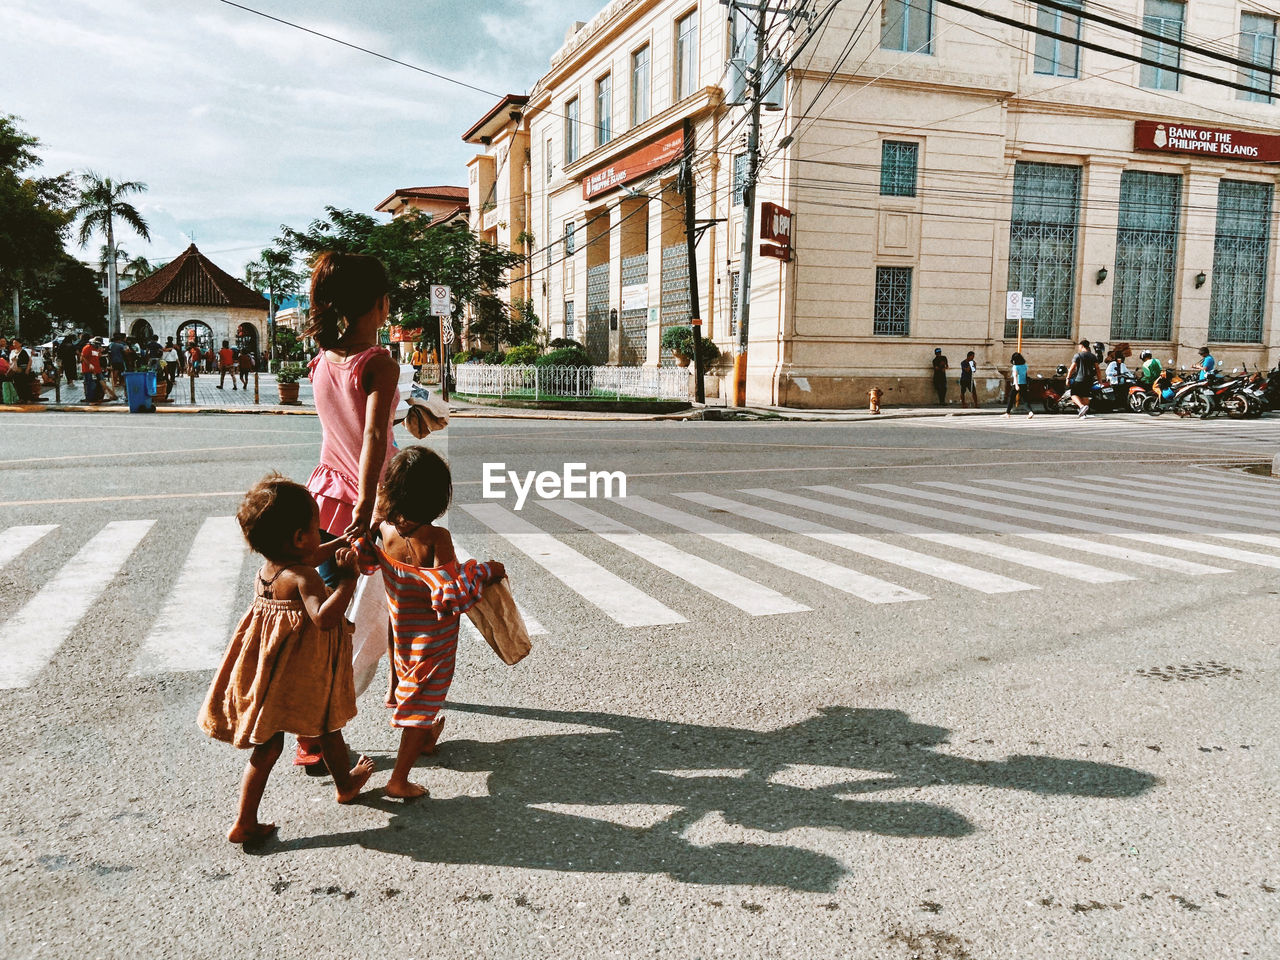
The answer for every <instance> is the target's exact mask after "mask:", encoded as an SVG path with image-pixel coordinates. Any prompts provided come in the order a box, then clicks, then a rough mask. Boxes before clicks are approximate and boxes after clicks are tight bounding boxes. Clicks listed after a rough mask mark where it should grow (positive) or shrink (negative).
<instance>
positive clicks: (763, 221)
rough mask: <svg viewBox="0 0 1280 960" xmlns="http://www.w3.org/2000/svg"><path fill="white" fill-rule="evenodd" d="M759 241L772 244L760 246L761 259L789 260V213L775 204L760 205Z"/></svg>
mask: <svg viewBox="0 0 1280 960" xmlns="http://www.w3.org/2000/svg"><path fill="white" fill-rule="evenodd" d="M760 239H761V240H770V241H772V243H762V244H760V255H761V256H762V257H776V258H777V259H779V260H790V259H791V211H790V210H788V209H787V208H786V207H780V206H778V205H777V204H776V203H769V202H767V201H766V202H765V203H762V204H760Z"/></svg>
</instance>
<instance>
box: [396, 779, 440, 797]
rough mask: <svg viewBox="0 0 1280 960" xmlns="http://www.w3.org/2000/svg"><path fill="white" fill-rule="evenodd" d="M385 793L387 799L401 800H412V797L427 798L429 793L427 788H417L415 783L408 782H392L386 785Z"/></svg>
mask: <svg viewBox="0 0 1280 960" xmlns="http://www.w3.org/2000/svg"><path fill="white" fill-rule="evenodd" d="M386 793H387V796H388V797H399V798H400V799H402V800H412V799H413V798H414V797H429V796H431V794H430V793H428V792H427V788H426V787H423V786H419V785H418V784H416V783H410V782H409V781H408V780H406V781H404V783H396V782H395V781H394V780H393V781H390V782H388V783H387V789H386Z"/></svg>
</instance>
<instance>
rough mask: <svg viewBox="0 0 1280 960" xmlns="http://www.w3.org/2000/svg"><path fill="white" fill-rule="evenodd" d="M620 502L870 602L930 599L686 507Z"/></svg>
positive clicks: (631, 500) (630, 500)
mask: <svg viewBox="0 0 1280 960" xmlns="http://www.w3.org/2000/svg"><path fill="white" fill-rule="evenodd" d="M618 504H619V505H621V506H624V507H626V508H628V509H629V510H634V511H636V512H637V513H640V514H643V515H644V516H647V517H650V518H651V519H654V520H661V521H664V522H665V523H670V524H671V525H673V526H675V527H679V528H681V529H682V530H686V531H688V532H689V533H696V534H698V535H699V536H702V537H706V538H707V539H708V540H713V541H715V542H716V543H719V544H723V545H724V546H726V547H729V548H730V549H732V550H740V551H741V552H743V553H745V554H747V555H748V556H752V557H755V558H756V559H758V560H763V561H764V562H765V563H771V564H773V565H774V566H776V567H782V568H783V569H784V570H789V571H791V572H792V573H795V574H799V575H800V576H802V577H808V578H810V579H811V580H817V581H818V582H819V583H825V584H826V585H827V586H829V587H832V588H834V589H836V590H840V591H842V592H843V593H848V594H852V595H853V596H855V597H861V598H862V599H863V600H866V601H868V602H870V603H901V602H903V601H907V600H928V599H929V598H928V597H926V596H925V595H924V594H922V593H916V592H915V591H914V590H908V589H906V588H905V587H900V586H898V585H897V584H894V583H889V582H888V581H885V580H881V579H879V578H878V577H871V576H868V575H867V574H865V573H859V572H858V571H857V570H851V569H850V568H849V567H843V566H841V565H840V564H838V563H831V562H830V561H828V560H823V559H822V558H820V557H815V556H812V555H810V554H807V553H801V552H800V551H799V550H792V549H791V548H790V547H784V546H782V545H781V544H778V543H773V542H771V541H769V540H765V539H764V538H762V537H757V536H755V535H753V534H749V533H739V532H737V531H736V530H734V529H733V528H732V527H726V526H725V525H724V524H721V523H716V522H715V521H713V520H706V519H704V518H702V517H697V516H694V515H693V514H691V513H685V512H684V511H683V510H675V509H673V508H671V507H667V506H663V505H662V504H658V503H653V502H652V501H650V500H646V499H644V498H643V497H627V498H626V499H625V500H619V501H618Z"/></svg>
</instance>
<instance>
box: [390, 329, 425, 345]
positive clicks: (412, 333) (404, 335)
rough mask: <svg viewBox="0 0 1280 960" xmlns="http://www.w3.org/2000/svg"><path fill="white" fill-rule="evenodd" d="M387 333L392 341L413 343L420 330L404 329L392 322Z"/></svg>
mask: <svg viewBox="0 0 1280 960" xmlns="http://www.w3.org/2000/svg"><path fill="white" fill-rule="evenodd" d="M389 333H390V337H389V339H390V341H391V342H392V343H413V341H414V340H416V339H417V337H418V334H419V333H420V331H418V330H406V329H405V328H404V327H398V326H396V325H394V324H392V326H391V328H390V330H389Z"/></svg>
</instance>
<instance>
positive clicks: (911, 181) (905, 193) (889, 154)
mask: <svg viewBox="0 0 1280 960" xmlns="http://www.w3.org/2000/svg"><path fill="white" fill-rule="evenodd" d="M919 154H920V144H918V143H902V142H899V141H897V140H886V141H884V143H883V144H882V145H881V147H880V196H882V197H914V196H915V195H916V161H917V159H918V157H919Z"/></svg>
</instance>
